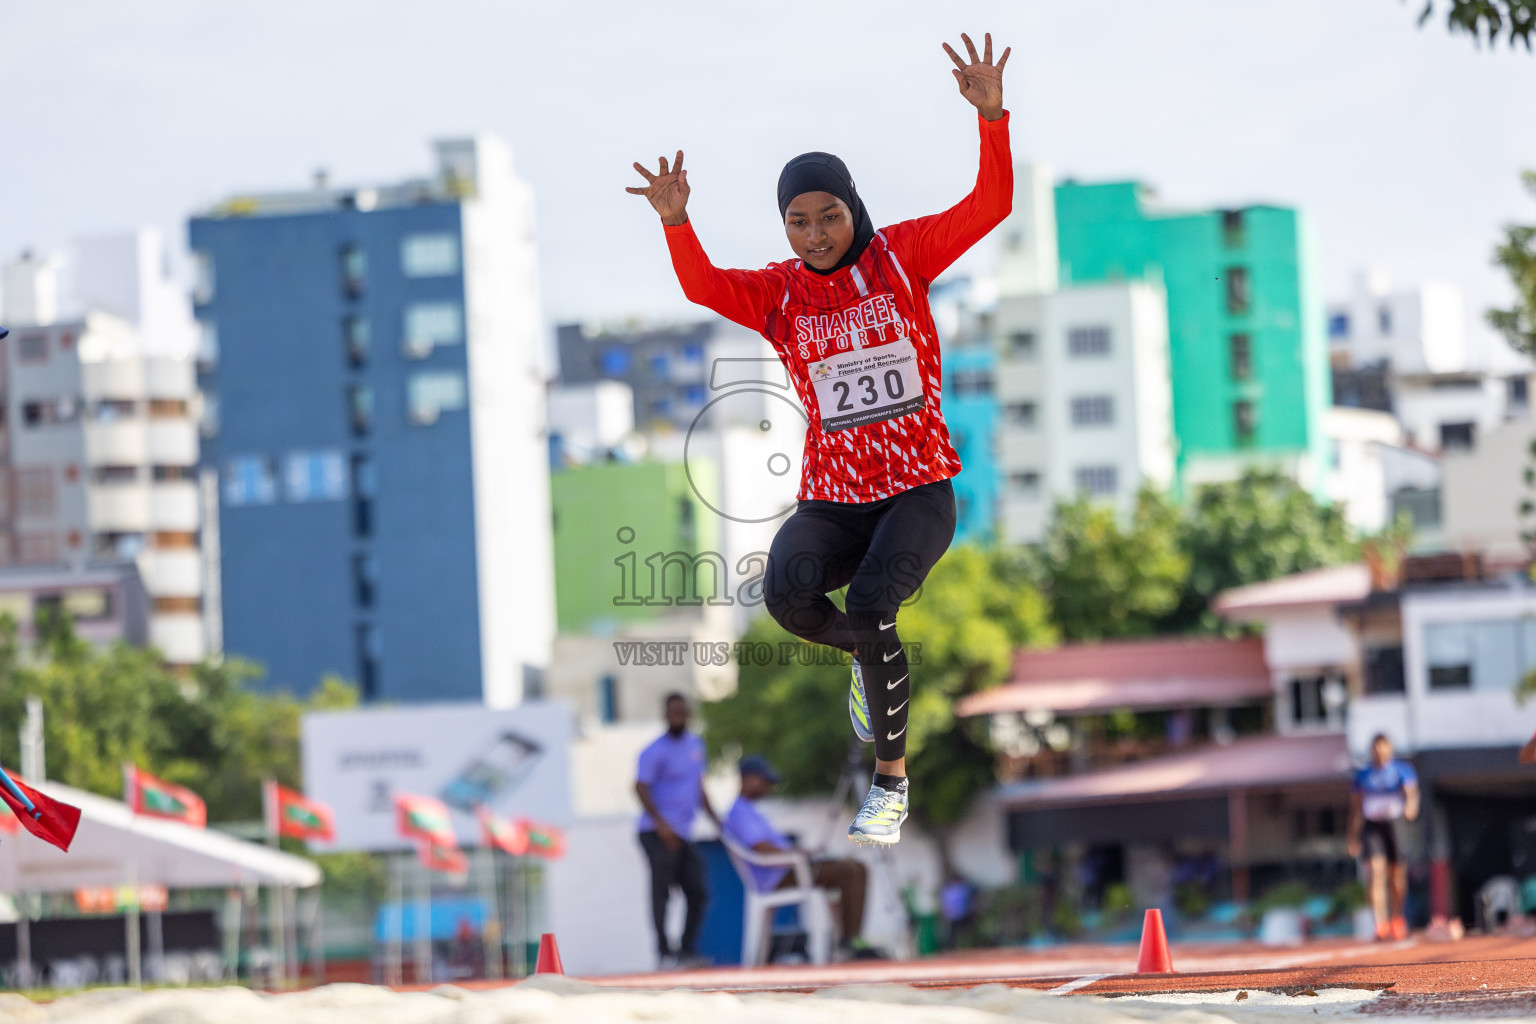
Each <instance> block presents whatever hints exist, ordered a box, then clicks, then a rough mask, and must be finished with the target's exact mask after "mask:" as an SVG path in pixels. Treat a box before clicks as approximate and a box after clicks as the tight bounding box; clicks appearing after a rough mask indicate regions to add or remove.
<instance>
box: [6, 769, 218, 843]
mask: <svg viewBox="0 0 1536 1024" xmlns="http://www.w3.org/2000/svg"><path fill="white" fill-rule="evenodd" d="M123 801H124V802H125V803H127V804H128V806H129V807H132V808H133V812H134V813H135V814H146V815H149V816H150V817H153V818H171V819H173V820H175V821H180V822H184V823H186V824H188V825H195V826H196V827H198V828H203V827H204V826H206V825H207V824H208V805H207V804H205V803H203V798H202V797H200V796H198V795H197V794H196V793H194V792H192V791H191V790H190V789H188V788H187V787H185V786H178V785H176V784H175V783H173V782H166V781H165V780H164V779H157V778H155V777H154V776H153V775H151V774H149V772H146V771H144V770H143V769H141V768H139V767H138V766H137V765H132V764H125V765H123ZM23 824H25V822H23Z"/></svg>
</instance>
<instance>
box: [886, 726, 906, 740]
mask: <svg viewBox="0 0 1536 1024" xmlns="http://www.w3.org/2000/svg"><path fill="white" fill-rule="evenodd" d="M906 731H907V727H906V726H902V727H901V732H888V733H886V734H885V738H886V739H888V740H893V739H895V738H896V737H898V736H900V735H901V733H902V732H906Z"/></svg>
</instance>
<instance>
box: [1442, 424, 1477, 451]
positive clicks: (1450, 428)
mask: <svg viewBox="0 0 1536 1024" xmlns="http://www.w3.org/2000/svg"><path fill="white" fill-rule="evenodd" d="M1476 439H1477V424H1475V423H1442V424H1440V447H1441V448H1442V449H1455V448H1463V449H1464V448H1471V447H1472V445H1473V444H1474V443H1475V442H1476Z"/></svg>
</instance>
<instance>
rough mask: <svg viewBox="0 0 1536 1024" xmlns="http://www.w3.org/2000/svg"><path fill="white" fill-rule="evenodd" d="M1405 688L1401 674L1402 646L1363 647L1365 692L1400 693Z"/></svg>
mask: <svg viewBox="0 0 1536 1024" xmlns="http://www.w3.org/2000/svg"><path fill="white" fill-rule="evenodd" d="M1406 689H1407V686H1406V685H1405V679H1404V676H1403V648H1402V647H1401V646H1400V645H1399V646H1395V647H1367V648H1366V649H1365V692H1366V693H1368V694H1376V693H1402V692H1404V691H1405V690H1406Z"/></svg>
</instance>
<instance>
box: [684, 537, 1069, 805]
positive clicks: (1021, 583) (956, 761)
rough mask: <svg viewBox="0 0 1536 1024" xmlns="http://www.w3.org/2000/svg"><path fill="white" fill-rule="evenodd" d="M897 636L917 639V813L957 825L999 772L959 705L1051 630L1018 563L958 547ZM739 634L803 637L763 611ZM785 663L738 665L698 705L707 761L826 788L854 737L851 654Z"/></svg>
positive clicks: (909, 608)
mask: <svg viewBox="0 0 1536 1024" xmlns="http://www.w3.org/2000/svg"><path fill="white" fill-rule="evenodd" d="M901 638H902V640H903V641H904V642H906V643H908V644H913V643H917V644H921V648H920V653H919V654H918V655H917V656H916V657H915V658H914V665H913V669H914V681H915V685H914V686H913V688H912V703H911V706H910V709H909V716H908V725H907V765H908V771H909V772H910V773H911V774H912V775H913V776H915V777H920V778H921V779H922V785H920V786H917V787H914V789H913V796H912V811H913V813H914V814H915V815H917V816H919V817H920V818H922V819H923V820H925V821H927V822H929V823H930V824H945V823H949V822H953V821H955V820H957V819H958V818H959V817H960V816H961V815H962V814H963V813H964V812H965V809H966V807H967V806H968V805H969V803H970V801H971V799H972V797H974V796H975V795H976V793H978V792H980V791H981V790H982V789H984V788H985V787H986V786H988V785H990V784H991V782H992V778H993V776H992V761H991V757H990V755H989V754H988V752H987V750H986V749H985V747H984V746H982V745H981V744H980V743H978V742H976V740H974V739H973V738H972V737H971V736H970V734H969V733H968V731H967V730H966V728H965V726H964V724H963V723H959V722H957V721H956V720H955V717H954V710H953V709H954V702H955V700H956V699H957V698H959V697H961V696H964V695H965V694H968V693H974V692H976V691H978V690H982V689H985V688H987V687H989V686H995V685H996V684H998V683H1000V682H1002V680H1003V679H1004V678H1006V676H1007V674H1008V671H1009V669H1010V667H1011V665H1012V659H1013V652H1014V650H1015V649H1016V648H1019V647H1032V646H1041V645H1045V644H1049V643H1052V642H1054V640H1055V633H1054V631H1053V630H1052V628H1051V626H1050V623H1049V621H1048V617H1047V612H1046V605H1045V600H1044V598H1043V597H1042V596H1041V594H1040V592H1039V591H1038V590H1037V589H1036V588H1035V587H1034V586H1033V584H1032V583H1031V582H1030V580H1029V578H1028V574H1027V572H1026V571H1025V570H1024V567H1023V566H1022V565H1021V564H1020V563H1019V562H1018V561H1017V560H1016V559H1014V558H1012V557H1011V556H1008V555H1005V554H1003V553H1000V552H998V551H996V550H994V549H984V548H976V547H970V546H961V547H957V548H955V549H953V550H951V551H950V552H949V553H948V554H947V555H945V556H944V558H943V560H942V561H940V562H939V564H938V565H937V566H935V567H934V569H933V571H932V572H931V573H929V575H928V579H927V581H926V582H925V583H924V584H923V587H922V589H921V590H920V591H918V593H917V594H916V595H914V597H913V598H912V599H911V600H910V601H909V602H908V604H907V605H906V606H905V607H904V608H903V609H902V611H901ZM743 639H744V640H745V641H747V642H748V643H749V644H756V643H768V644H771V645H772V648H773V650H774V652H775V653H776V654H777V652H778V651H779V650H780V644H781V643H788V644H790V645H799V644H801V643H802V641H800V640H797V639H795V638H794V637H793V636H791V635H790V634H789V633H787V632H785V631H784V630H783V629H782V628H781V627H780V626H779V625H778V624H777V623H775V622H773V621H772V620H771V619H769V618H768V617H767V616H761V617H759V618H758V619H757V621H755V622H754V623H753V625H752V627H751V628H750V629H749V630H748V633H747V635H746V636H745V637H744V638H743ZM746 646H747V645H744V647H746ZM747 649H750V647H747ZM791 649H794V647H793V646H792V648H791ZM780 661H781V659H779V658H777V657H775V658H774V659H773V662H774V663H773V664H770V665H756V664H743V665H740V666H739V668H738V676H737V687H736V692H735V694H733V695H732V696H730V697H727V698H725V699H724V700H720V701H715V702H712V703H708V704H705V705H704V706H703V709H702V711H703V717H704V735H705V739H706V741H707V743H708V746H709V751H710V756H711V757H719V756H721V754H722V753H724V751H725V750H726V749H727V748H731V749H739V750H741V751H742V752H745V753H758V754H763V755H765V756H766V757H768V758H769V759H770V760H771V761H773V763H774V766H775V767H776V768H778V770H779V772H780V774H782V775H783V776H784V782H783V785H782V786H781V790H782V791H783V792H784V793H786V794H790V795H794V794H807V793H826V792H828V791H829V790H830V789H831V788H832V785H833V783H834V782H835V780H836V779H837V776H838V771H839V769H840V768H841V767H842V765H843V763H844V760H845V758H846V756H847V752H848V743H849V740H850V739H851V733H850V731H849V726H848V721H847V714H846V713H845V711H844V708H845V706H846V702H847V699H848V698H847V694H848V674H849V662H848V659H847V657H846V656H844V657H843V658H841V659H839V660H837V661H836V662H835V663H832V664H825V663H823V664H810V665H804V664H800V663H799V659H789V662H790V663H788V664H780V663H779V662H780Z"/></svg>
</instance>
